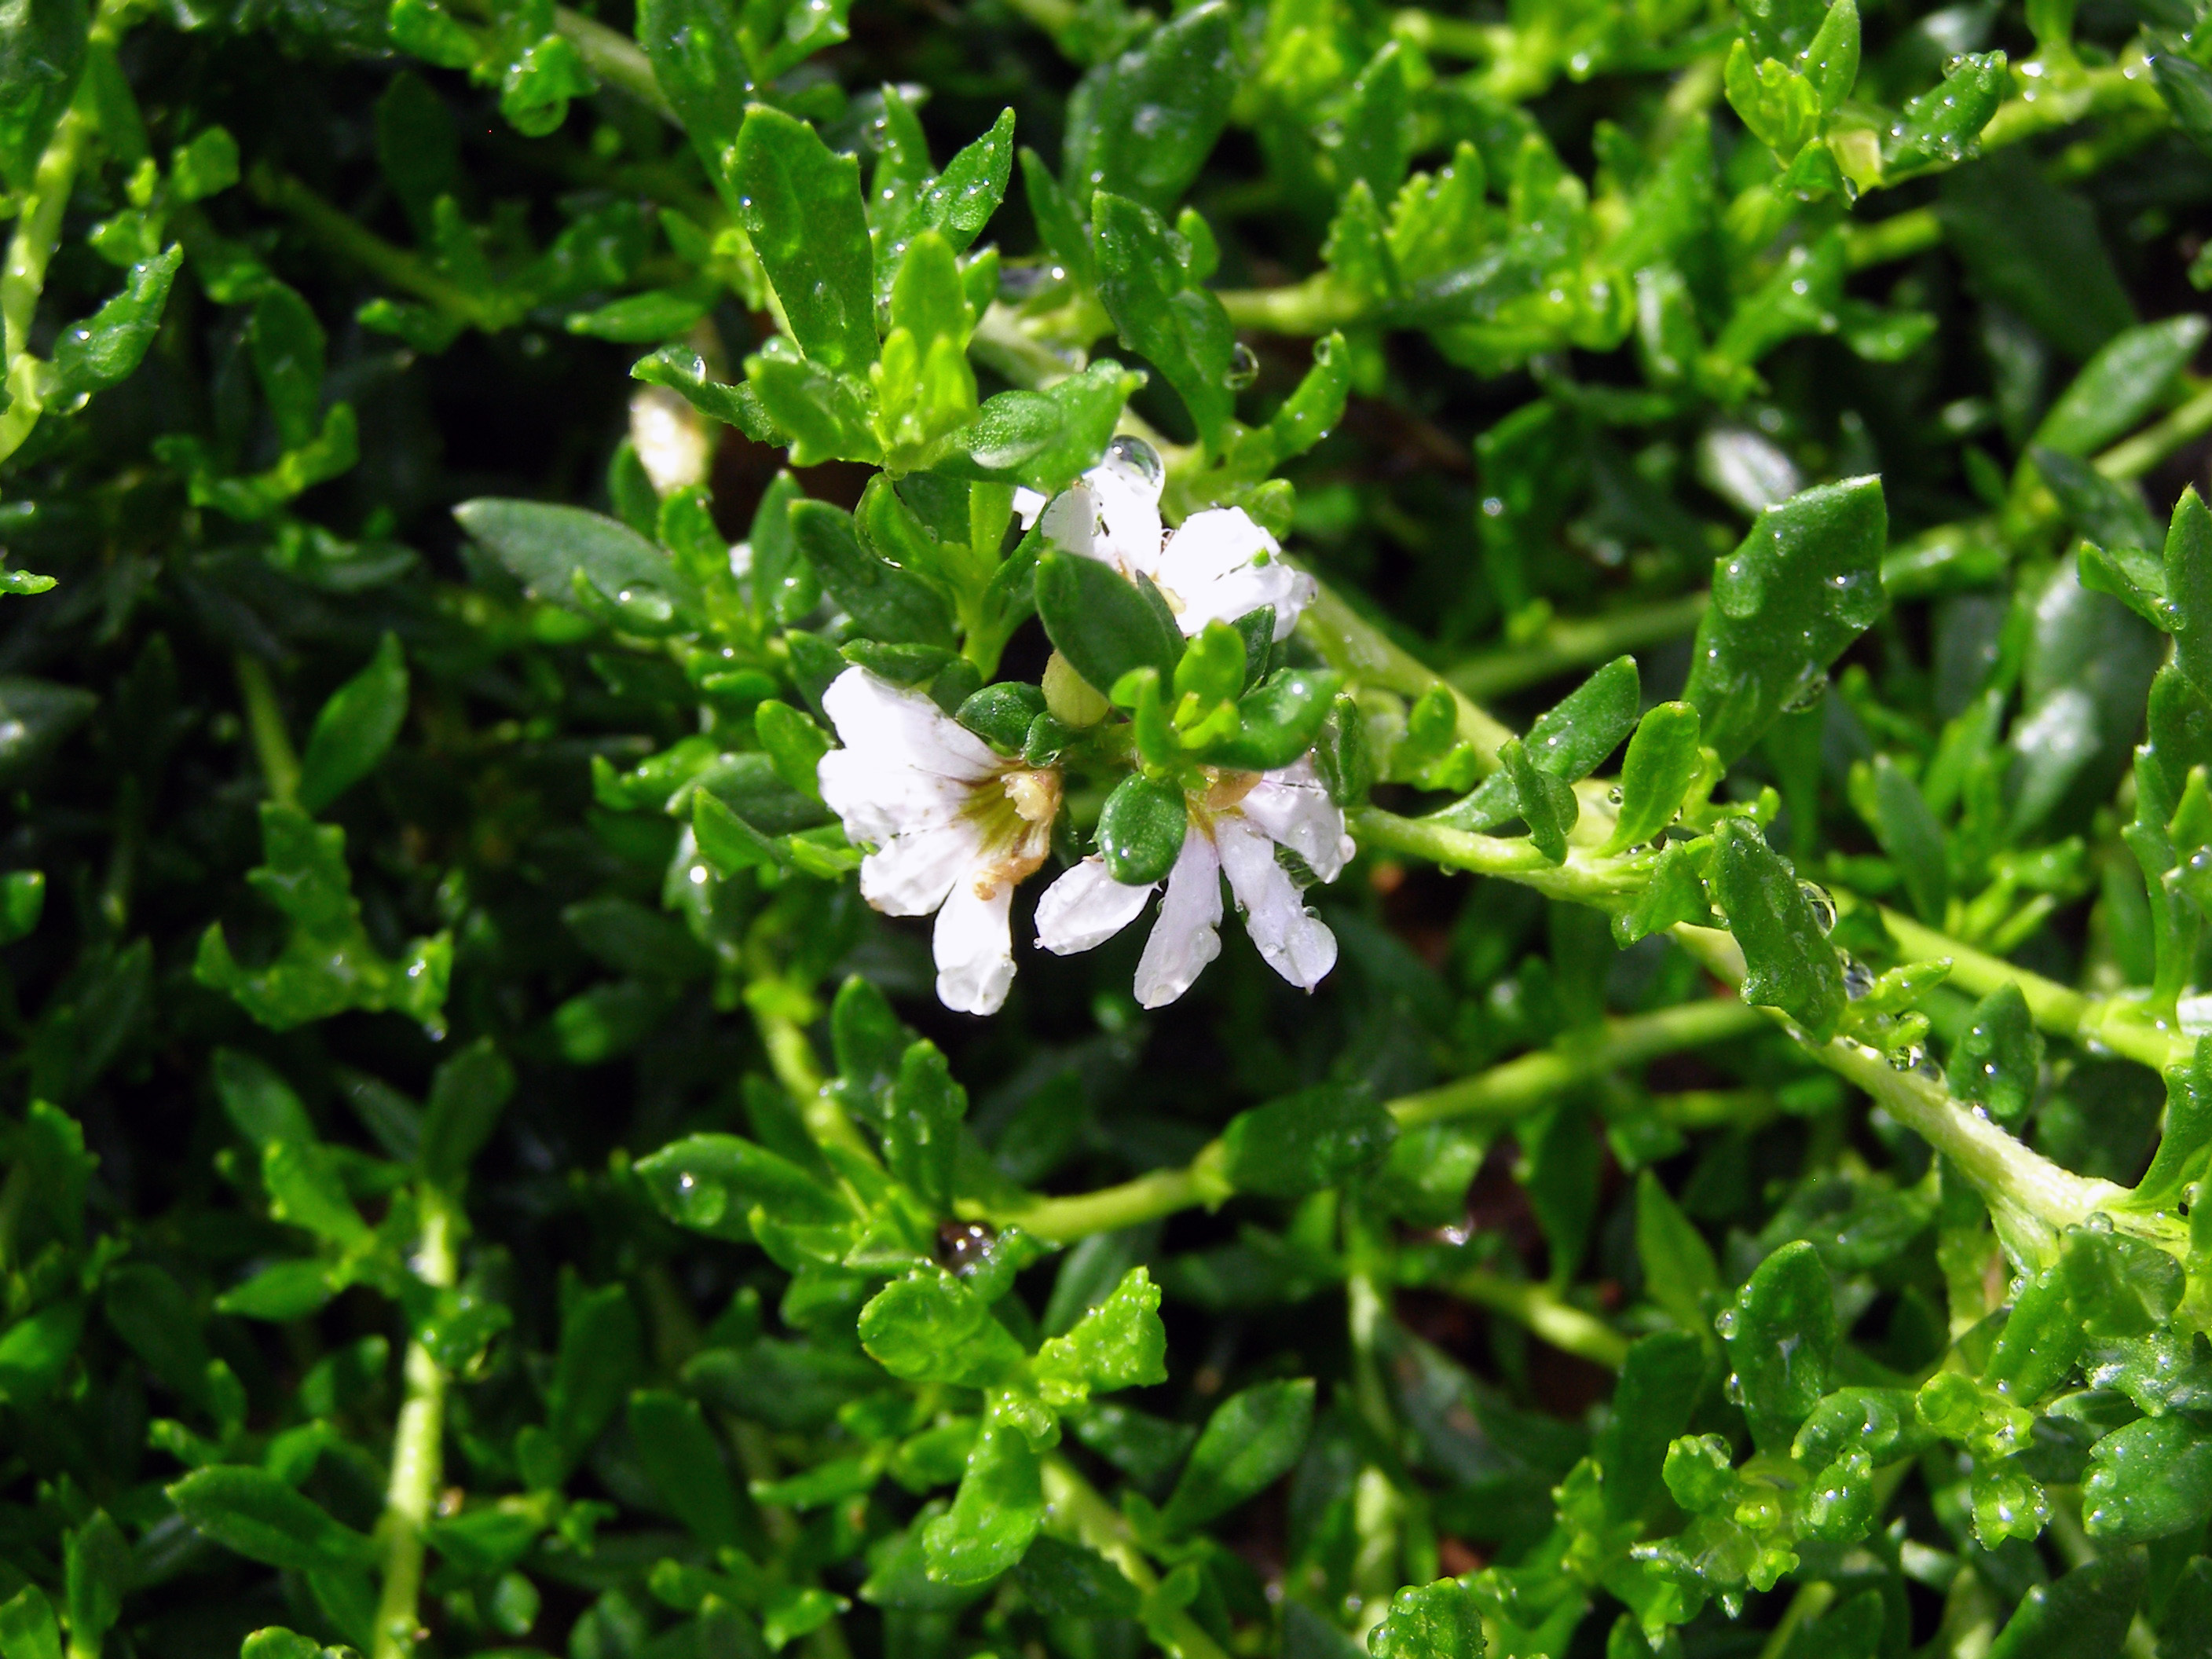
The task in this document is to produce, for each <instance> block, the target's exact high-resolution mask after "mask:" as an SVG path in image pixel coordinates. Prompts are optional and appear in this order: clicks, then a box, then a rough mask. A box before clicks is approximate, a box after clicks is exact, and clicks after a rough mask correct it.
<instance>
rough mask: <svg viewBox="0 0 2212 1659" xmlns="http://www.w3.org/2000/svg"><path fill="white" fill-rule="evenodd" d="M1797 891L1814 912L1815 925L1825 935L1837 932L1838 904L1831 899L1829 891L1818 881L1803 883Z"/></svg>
mask: <svg viewBox="0 0 2212 1659" xmlns="http://www.w3.org/2000/svg"><path fill="white" fill-rule="evenodd" d="M1797 890H1798V891H1799V892H1800V893H1802V894H1803V895H1804V896H1805V903H1806V905H1807V906H1808V908H1810V909H1811V910H1812V912H1813V925H1814V927H1817V928H1819V929H1820V931H1821V932H1822V933H1834V932H1835V931H1836V902H1835V900H1834V899H1832V898H1831V897H1829V896H1828V890H1827V889H1826V888H1825V887H1823V886H1821V885H1820V883H1819V882H1817V881H1801V882H1799V883H1798V884H1797Z"/></svg>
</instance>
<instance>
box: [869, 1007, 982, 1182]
mask: <svg viewBox="0 0 2212 1659" xmlns="http://www.w3.org/2000/svg"><path fill="white" fill-rule="evenodd" d="M967 1115H968V1091H966V1090H965V1089H963V1088H962V1087H961V1086H960V1085H958V1084H957V1083H956V1082H954V1081H953V1080H952V1071H951V1066H948V1065H947V1064H946V1063H945V1056H944V1054H941V1053H940V1052H939V1049H938V1047H937V1045H936V1044H935V1043H933V1042H916V1043H914V1044H913V1045H911V1046H910V1047H909V1048H908V1049H907V1051H906V1053H905V1054H904V1055H903V1056H902V1057H901V1059H900V1060H899V1068H898V1079H897V1081H896V1082H895V1083H893V1084H892V1085H891V1087H890V1092H889V1093H888V1095H886V1096H885V1097H884V1117H883V1136H884V1161H885V1162H886V1163H888V1164H890V1168H891V1173H892V1174H893V1175H895V1176H897V1177H898V1178H899V1179H900V1180H901V1181H902V1182H905V1183H906V1184H907V1185H908V1187H909V1188H912V1189H913V1190H914V1192H915V1195H916V1196H918V1197H919V1198H921V1200H922V1201H923V1202H924V1203H926V1204H927V1205H929V1206H931V1207H932V1208H933V1209H934V1210H936V1211H937V1212H939V1214H943V1213H945V1212H947V1211H949V1210H950V1209H951V1206H952V1170H953V1164H954V1162H955V1161H956V1159H957V1158H958V1156H959V1150H960V1126H961V1123H962V1121H963V1120H964V1119H965V1118H966V1117H967Z"/></svg>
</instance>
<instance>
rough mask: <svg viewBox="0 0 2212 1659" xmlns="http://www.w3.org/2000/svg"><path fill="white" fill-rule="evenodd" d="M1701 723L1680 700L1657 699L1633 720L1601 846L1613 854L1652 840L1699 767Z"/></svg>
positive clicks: (1671, 816) (1687, 790)
mask: <svg viewBox="0 0 2212 1659" xmlns="http://www.w3.org/2000/svg"><path fill="white" fill-rule="evenodd" d="M1702 730H1703V728H1702V726H1701V725H1700V723H1699V719H1698V711H1697V710H1696V709H1695V708H1692V707H1691V706H1690V705H1689V704H1688V703H1686V702H1662V703H1661V704H1659V705H1658V706H1657V707H1656V708H1652V709H1650V711H1649V712H1648V713H1646V714H1644V718H1643V719H1642V720H1638V722H1637V725H1636V731H1635V733H1634V735H1633V736H1632V737H1631V738H1629V740H1628V751H1627V753H1626V754H1625V755H1623V756H1622V757H1621V762H1620V813H1619V816H1618V817H1616V818H1615V819H1614V821H1613V833H1612V834H1611V835H1610V836H1607V837H1606V842H1605V847H1604V849H1603V850H1605V851H1606V852H1608V853H1618V852H1620V851H1622V850H1623V849H1625V848H1631V847H1637V846H1641V845H1643V844H1644V843H1645V842H1651V841H1656V839H1657V838H1658V836H1659V835H1660V832H1661V831H1662V830H1664V829H1666V827H1667V826H1668V824H1670V823H1673V822H1674V817H1675V815H1676V814H1677V813H1678V812H1680V811H1681V806H1682V800H1683V798H1684V797H1685V796H1686V795H1687V794H1688V793H1690V786H1691V785H1692V783H1694V782H1696V781H1697V779H1698V775H1699V772H1700V771H1701V770H1702V769H1703V768H1704V761H1703V758H1702V757H1701V756H1700V755H1699V736H1700V735H1701V732H1702Z"/></svg>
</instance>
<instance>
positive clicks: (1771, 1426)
mask: <svg viewBox="0 0 2212 1659" xmlns="http://www.w3.org/2000/svg"><path fill="white" fill-rule="evenodd" d="M1729 1311H1730V1312H1731V1313H1732V1314H1733V1315H1734V1318H1733V1319H1730V1320H1728V1321H1727V1322H1726V1324H1725V1325H1724V1327H1723V1332H1722V1334H1723V1336H1724V1337H1725V1338H1726V1339H1727V1341H1728V1353H1729V1364H1730V1365H1731V1366H1733V1367H1734V1368H1735V1376H1736V1384H1737V1391H1738V1392H1739V1393H1740V1394H1741V1398H1742V1401H1743V1413H1744V1416H1745V1417H1746V1418H1747V1419H1748V1420H1749V1421H1750V1424H1751V1434H1752V1438H1753V1440H1754V1441H1755V1442H1757V1443H1758V1444H1759V1446H1760V1447H1761V1448H1762V1449H1770V1448H1771V1449H1774V1450H1778V1451H1779V1450H1783V1449H1787V1447H1788V1446H1789V1444H1790V1441H1791V1439H1792V1437H1794V1436H1795V1435H1796V1432H1797V1427H1798V1425H1800V1424H1802V1422H1804V1420H1805V1419H1806V1418H1807V1417H1808V1415H1810V1414H1811V1413H1812V1410H1813V1408H1814V1407H1815V1406H1816V1405H1818V1404H1819V1403H1820V1396H1821V1395H1824V1394H1826V1392H1827V1391H1828V1381H1829V1364H1830V1362H1831V1360H1832V1358H1833V1356H1834V1352H1835V1347H1836V1339H1837V1336H1838V1330H1837V1326H1836V1306H1835V1298H1834V1296H1833V1293H1832V1291H1830V1290H1829V1288H1828V1270H1827V1268H1826V1267H1823V1266H1822V1265H1821V1263H1820V1252H1819V1251H1817V1250H1815V1249H1814V1248H1813V1247H1812V1246H1811V1245H1810V1244H1808V1243H1803V1242H1802V1241H1800V1242H1798V1243H1792V1244H1785V1245H1784V1246H1783V1247H1782V1248H1781V1249H1778V1250H1777V1251H1775V1252H1774V1254H1773V1255H1770V1256H1768V1257H1767V1258H1766V1260H1765V1261H1762V1262H1760V1263H1759V1270H1758V1271H1757V1272H1756V1273H1753V1274H1752V1276H1751V1278H1750V1279H1748V1280H1747V1282H1746V1283H1745V1285H1744V1287H1743V1288H1742V1289H1741V1291H1737V1292H1736V1298H1735V1307H1734V1308H1733V1309H1732V1310H1729Z"/></svg>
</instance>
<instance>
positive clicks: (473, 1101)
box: [416, 1037, 514, 1187]
mask: <svg viewBox="0 0 2212 1659" xmlns="http://www.w3.org/2000/svg"><path fill="white" fill-rule="evenodd" d="M513 1093H514V1069H513V1067H512V1066H509V1065H508V1064H507V1060H506V1059H505V1057H504V1056H502V1055H501V1053H500V1052H499V1049H498V1048H497V1047H496V1046H495V1044H494V1043H493V1042H492V1040H491V1039H490V1038H489V1037H478V1038H477V1040H476V1041H475V1042H471V1044H469V1046H468V1047H467V1048H464V1049H462V1050H461V1051H460V1053H459V1054H455V1055H454V1056H453V1058H452V1059H451V1060H447V1061H446V1062H445V1063H444V1064H442V1065H441V1066H439V1067H438V1069H437V1070H436V1071H435V1072H434V1073H431V1075H430V1100H429V1104H428V1108H427V1109H425V1110H424V1112H423V1115H422V1150H421V1151H420V1152H418V1153H417V1154H416V1167H417V1168H418V1169H420V1170H422V1177H423V1179H424V1180H426V1181H428V1182H430V1183H431V1184H432V1185H434V1186H439V1187H454V1186H458V1185H459V1183H460V1182H461V1180H462V1179H463V1178H464V1177H465V1176H466V1175H467V1174H468V1169H469V1164H470V1163H471V1161H472V1160H473V1159H474V1158H475V1157H476V1155H477V1152H480V1151H482V1150H483V1144H484V1142H485V1141H487V1140H489V1139H490V1138H491V1132H492V1129H493V1128H494V1127H495V1125H497V1123H498V1122H499V1115H500V1113H501V1111H503V1110H504V1109H506V1106H507V1101H508V1099H509V1098H510V1097H512V1096H513Z"/></svg>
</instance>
